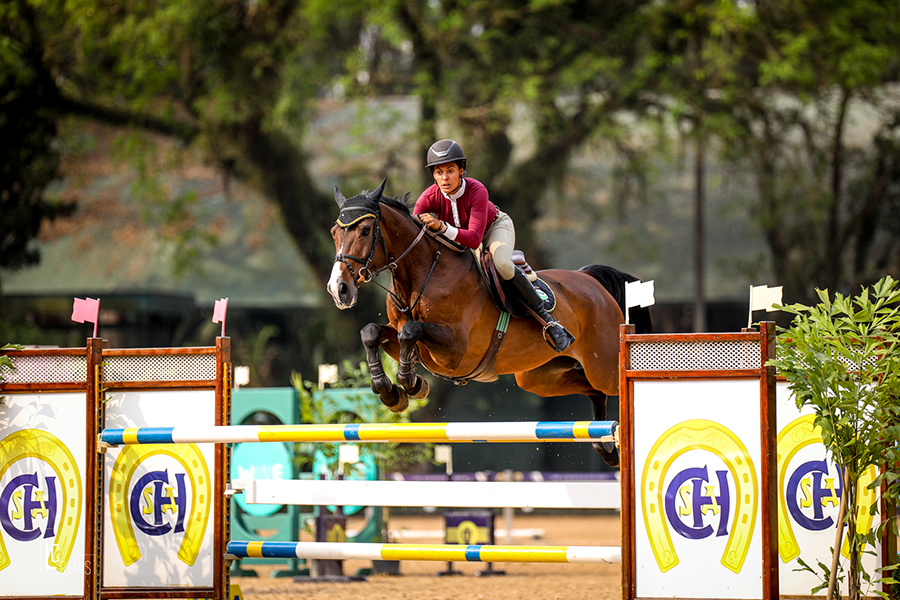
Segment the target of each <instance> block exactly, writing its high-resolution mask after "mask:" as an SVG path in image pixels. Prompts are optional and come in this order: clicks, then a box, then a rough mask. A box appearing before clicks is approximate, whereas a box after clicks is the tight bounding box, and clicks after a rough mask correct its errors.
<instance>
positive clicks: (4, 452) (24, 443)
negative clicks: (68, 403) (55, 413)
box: [0, 429, 82, 573]
mask: <svg viewBox="0 0 900 600" xmlns="http://www.w3.org/2000/svg"><path fill="white" fill-rule="evenodd" d="M23 458H37V459H39V460H42V461H44V462H46V463H47V464H49V465H50V466H51V467H52V468H53V471H54V472H55V473H56V477H57V479H58V480H59V483H60V485H61V486H62V510H61V511H60V518H59V525H58V526H57V532H56V538H55V539H54V544H53V547H54V549H56V550H57V551H56V552H51V553H50V558H49V560H48V561H47V562H48V564H49V565H50V566H51V567H54V568H55V569H56V570H57V571H59V572H60V573H62V572H63V571H65V570H66V565H67V564H68V562H69V558H70V557H71V556H72V549H73V548H74V547H75V536H76V535H78V524H79V522H80V521H81V501H82V490H81V475H80V474H79V473H78V465H77V464H76V463H75V458H74V457H73V456H72V453H71V452H69V449H68V448H66V446H65V445H64V444H63V443H62V442H61V441H60V440H59V438H57V437H56V436H55V435H53V434H52V433H49V432H47V431H43V430H40V429H21V430H19V431H16V432H14V433H11V434H9V435H8V436H6V437H5V438H3V439H2V440H0V477H3V475H4V474H5V473H6V471H7V470H9V468H10V467H11V466H12V465H13V463H15V462H16V461H19V460H21V459H23ZM9 563H10V560H9V554H8V553H7V551H6V545H5V544H4V543H3V538H2V536H0V571H2V570H3V569H5V568H6V567H8V566H9Z"/></svg>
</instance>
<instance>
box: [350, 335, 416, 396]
mask: <svg viewBox="0 0 900 600" xmlns="http://www.w3.org/2000/svg"><path fill="white" fill-rule="evenodd" d="M359 333H360V337H361V338H362V343H363V346H364V347H365V349H366V362H367V363H368V365H369V375H370V376H371V377H372V391H373V392H375V393H376V394H378V397H379V398H380V399H381V403H382V404H384V405H385V406H387V407H388V408H389V409H390V410H391V412H395V413H401V412H403V411H404V410H406V409H407V408H408V407H409V398H408V397H407V395H406V392H405V391H404V390H403V389H402V388H400V387H398V386H396V385H394V384H393V382H391V380H390V378H389V377H388V376H387V374H386V373H385V372H384V365H382V364H381V354H380V352H381V344H382V342H383V341H387V342H388V343H391V342H393V343H394V344H396V332H395V331H394V329H393V328H392V327H390V326H388V325H379V324H377V323H369V324H368V325H366V326H365V327H363V328H362V331H360V332H359Z"/></svg>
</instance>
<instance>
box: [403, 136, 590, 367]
mask: <svg viewBox="0 0 900 600" xmlns="http://www.w3.org/2000/svg"><path fill="white" fill-rule="evenodd" d="M426 163H427V164H426V165H425V166H426V167H427V168H429V169H431V176H432V177H433V178H434V185H432V186H430V187H429V188H428V189H426V190H425V191H424V192H422V195H421V196H419V199H418V200H416V206H415V209H414V211H413V214H415V215H418V217H419V219H420V220H421V221H422V223H424V224H425V226H426V227H428V228H429V229H431V230H432V231H436V232H438V233H440V234H442V235H443V236H444V237H447V238H449V239H451V240H454V241H455V242H456V243H458V244H462V245H463V246H466V247H467V248H472V249H475V248H477V247H478V245H479V244H483V247H484V248H485V249H486V250H489V251H490V252H491V255H492V256H493V259H494V266H495V268H496V269H497V273H499V275H500V277H501V278H502V279H504V280H506V281H509V280H510V279H511V280H512V282H513V287H514V288H515V289H516V291H517V292H518V295H519V299H520V300H521V301H522V302H523V303H524V304H525V305H526V306H528V308H530V309H532V310H533V311H534V312H536V313H537V314H538V315H539V316H540V317H541V319H543V320H544V321H545V322H546V323H547V326H546V327H545V328H544V330H545V333H546V335H547V336H549V338H550V339H549V340H548V343H549V344H550V346H551V347H553V349H554V350H556V351H557V352H562V351H564V350H565V349H566V348H568V347H569V346H570V345H571V344H572V342H574V341H575V338H574V337H573V336H572V334H571V333H569V332H568V331H567V330H566V328H565V327H563V326H562V324H561V323H559V322H558V321H557V320H556V319H555V318H553V317H552V316H551V315H550V313H548V312H547V311H546V310H545V309H544V308H543V300H542V299H541V297H540V296H539V295H538V293H537V290H535V289H534V285H532V283H531V282H530V281H529V280H528V277H527V276H526V275H525V273H524V272H523V271H522V270H521V269H518V268H516V266H515V265H514V264H513V260H512V251H513V248H514V247H515V243H516V230H515V227H514V226H513V222H512V219H511V218H510V217H509V215H507V214H506V213H504V212H503V211H501V210H499V209H498V208H497V207H496V206H495V205H494V203H492V202H491V201H490V199H489V198H488V191H487V188H486V187H485V186H484V184H482V183H481V182H480V181H478V180H477V179H473V178H471V177H466V176H465V174H466V155H465V153H464V152H463V149H462V147H461V146H460V145H459V144H457V143H456V142H454V141H453V140H440V141H437V142H435V143H434V144H432V145H431V148H429V149H428V154H427V155H426Z"/></svg>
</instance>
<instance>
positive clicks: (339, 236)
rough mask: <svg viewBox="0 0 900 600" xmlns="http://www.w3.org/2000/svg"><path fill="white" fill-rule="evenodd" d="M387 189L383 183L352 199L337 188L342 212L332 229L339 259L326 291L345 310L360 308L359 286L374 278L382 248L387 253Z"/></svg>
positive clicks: (332, 271) (336, 196)
mask: <svg viewBox="0 0 900 600" xmlns="http://www.w3.org/2000/svg"><path fill="white" fill-rule="evenodd" d="M384 185H385V181H382V182H381V185H380V186H379V187H378V189H377V190H375V191H374V192H369V191H364V192H362V193H361V194H357V195H356V196H354V197H352V198H349V199H348V198H344V195H343V194H341V191H340V190H339V189H338V188H337V186H334V200H335V202H337V205H338V207H339V208H340V209H341V212H340V215H338V218H337V221H336V222H335V224H334V226H333V227H332V228H331V237H333V238H334V248H335V259H334V268H332V269H331V276H330V277H329V278H328V285H327V286H326V288H327V289H328V293H329V294H331V297H332V298H333V299H334V304H335V306H337V307H338V308H340V309H341V310H343V309H345V308H351V307H352V306H353V305H355V304H356V300H357V298H358V292H359V285H360V284H362V283H364V282H365V281H368V279H370V278H371V277H372V276H373V270H374V269H375V265H373V260H374V259H375V254H376V252H377V251H378V250H379V248H378V246H379V244H380V246H381V248H380V250H381V251H382V253H383V251H384V240H383V238H381V235H380V231H379V226H380V225H379V223H380V218H381V204H380V203H381V199H382V196H383V194H384Z"/></svg>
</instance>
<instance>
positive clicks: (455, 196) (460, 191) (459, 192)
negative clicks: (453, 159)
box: [441, 177, 466, 201]
mask: <svg viewBox="0 0 900 600" xmlns="http://www.w3.org/2000/svg"><path fill="white" fill-rule="evenodd" d="M465 192H466V178H465V177H463V180H462V184H461V185H460V186H459V189H458V190H456V192H455V193H453V194H447V193H446V192H444V190H441V193H442V194H444V198H446V199H447V200H453V201H456V200H459V198H460V196H462V195H463V194H464V193H465Z"/></svg>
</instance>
